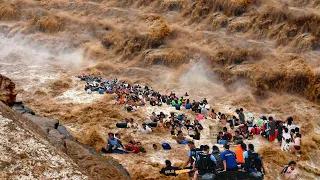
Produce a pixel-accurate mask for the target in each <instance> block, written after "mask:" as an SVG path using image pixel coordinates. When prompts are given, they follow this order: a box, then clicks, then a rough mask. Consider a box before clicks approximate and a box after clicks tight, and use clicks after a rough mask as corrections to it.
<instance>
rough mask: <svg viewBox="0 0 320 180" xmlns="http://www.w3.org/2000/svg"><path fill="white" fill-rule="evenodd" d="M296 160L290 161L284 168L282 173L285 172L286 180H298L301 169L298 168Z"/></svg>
mask: <svg viewBox="0 0 320 180" xmlns="http://www.w3.org/2000/svg"><path fill="white" fill-rule="evenodd" d="M296 164H297V163H296V162H295V161H290V162H289V164H288V165H287V166H286V167H285V168H284V169H283V170H282V172H281V174H284V178H285V180H296V179H298V176H299V171H298V169H297V168H296Z"/></svg>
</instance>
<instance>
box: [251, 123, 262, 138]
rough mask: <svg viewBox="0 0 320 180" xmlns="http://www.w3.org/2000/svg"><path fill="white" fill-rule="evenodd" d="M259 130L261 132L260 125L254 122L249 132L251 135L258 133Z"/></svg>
mask: <svg viewBox="0 0 320 180" xmlns="http://www.w3.org/2000/svg"><path fill="white" fill-rule="evenodd" d="M260 132H261V129H260V127H257V125H256V124H255V125H254V126H253V128H252V129H251V133H252V134H253V135H260Z"/></svg>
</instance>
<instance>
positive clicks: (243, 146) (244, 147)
mask: <svg viewBox="0 0 320 180" xmlns="http://www.w3.org/2000/svg"><path fill="white" fill-rule="evenodd" d="M241 149H242V150H243V151H246V150H247V145H246V144H245V143H241Z"/></svg>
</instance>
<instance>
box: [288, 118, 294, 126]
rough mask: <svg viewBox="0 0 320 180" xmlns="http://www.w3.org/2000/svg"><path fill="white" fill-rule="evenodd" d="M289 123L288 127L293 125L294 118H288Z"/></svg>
mask: <svg viewBox="0 0 320 180" xmlns="http://www.w3.org/2000/svg"><path fill="white" fill-rule="evenodd" d="M287 121H288V125H292V122H293V118H292V117H288V118H287Z"/></svg>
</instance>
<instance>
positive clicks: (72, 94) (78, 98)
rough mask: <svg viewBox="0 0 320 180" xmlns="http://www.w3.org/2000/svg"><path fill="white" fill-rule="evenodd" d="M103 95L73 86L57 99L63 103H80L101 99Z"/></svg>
mask: <svg viewBox="0 0 320 180" xmlns="http://www.w3.org/2000/svg"><path fill="white" fill-rule="evenodd" d="M102 97H103V94H99V93H98V92H93V93H92V94H88V93H87V92H86V91H84V90H78V89H76V88H72V89H69V90H67V91H66V92H64V93H62V94H61V95H59V96H57V97H56V98H55V99H56V100H57V101H60V102H63V103H78V104H90V103H92V102H93V101H95V100H99V99H101V98H102Z"/></svg>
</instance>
